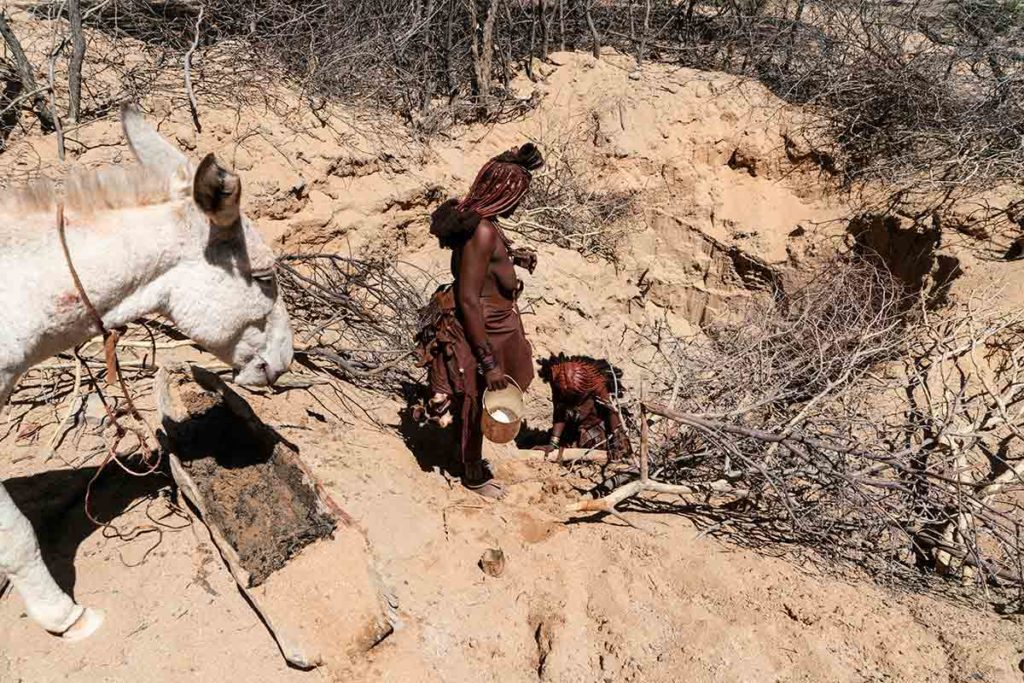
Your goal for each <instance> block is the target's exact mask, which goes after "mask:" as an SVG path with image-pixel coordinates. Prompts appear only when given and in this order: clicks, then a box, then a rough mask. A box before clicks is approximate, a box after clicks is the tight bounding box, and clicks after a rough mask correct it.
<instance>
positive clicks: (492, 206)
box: [430, 142, 544, 249]
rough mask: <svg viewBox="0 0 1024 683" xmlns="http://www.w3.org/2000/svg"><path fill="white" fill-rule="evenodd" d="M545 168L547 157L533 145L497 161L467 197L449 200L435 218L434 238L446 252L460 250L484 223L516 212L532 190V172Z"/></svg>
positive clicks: (482, 172) (486, 167)
mask: <svg viewBox="0 0 1024 683" xmlns="http://www.w3.org/2000/svg"><path fill="white" fill-rule="evenodd" d="M543 165H544V157H543V156H541V153H540V150H539V149H537V146H536V145H534V144H533V143H531V142H528V143H526V144H525V145H523V146H522V147H518V148H515V149H510V150H509V151H507V152H503V153H502V154H499V155H498V156H496V157H494V158H493V159H491V160H490V161H488V162H487V163H486V164H484V165H483V167H482V168H481V169H480V172H479V173H477V175H476V180H474V181H473V185H472V187H470V189H469V193H468V194H467V195H466V196H465V197H463V198H462V199H461V200H459V199H449V200H448V201H446V202H445V203H444V204H442V205H441V206H439V207H438V208H437V209H436V210H435V211H434V213H432V214H431V216H430V234H431V235H433V236H434V237H436V238H437V241H438V242H439V243H440V245H441V246H442V247H444V248H447V249H452V248H454V247H457V246H459V245H460V244H462V243H463V242H465V241H466V240H467V239H469V238H470V237H471V236H472V235H473V232H474V231H475V230H476V226H477V225H478V224H479V223H480V221H481V220H482V219H484V218H493V217H494V216H501V215H503V214H505V213H507V212H508V211H511V210H512V209H514V208H515V206H516V204H518V203H519V201H520V200H521V199H522V198H523V195H525V194H526V191H527V189H529V187H530V180H531V178H532V175H531V173H530V172H531V171H534V170H536V169H538V168H540V167H541V166H543Z"/></svg>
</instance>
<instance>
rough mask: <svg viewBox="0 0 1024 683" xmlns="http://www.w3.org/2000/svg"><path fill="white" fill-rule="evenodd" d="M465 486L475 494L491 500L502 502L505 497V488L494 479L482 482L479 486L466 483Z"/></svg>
mask: <svg viewBox="0 0 1024 683" xmlns="http://www.w3.org/2000/svg"><path fill="white" fill-rule="evenodd" d="M463 486H465V487H466V488H467V489H469V490H470V491H472V492H473V493H476V494H479V495H481V496H483V497H484V498H489V499H491V500H501V499H502V498H504V497H505V487H503V486H502V485H501V484H499V483H498V482H496V481H494V480H493V479H488V480H487V481H482V482H480V483H478V484H477V483H475V484H470V483H469V482H464V483H463Z"/></svg>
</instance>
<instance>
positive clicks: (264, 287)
mask: <svg viewBox="0 0 1024 683" xmlns="http://www.w3.org/2000/svg"><path fill="white" fill-rule="evenodd" d="M121 122H122V124H123V126H124V132H125V135H126V136H127V138H128V143H129V144H130V145H131V148H132V151H133V152H134V153H135V156H136V158H137V159H138V161H139V162H140V163H141V167H138V166H136V167H131V168H127V169H125V168H120V167H112V168H110V169H107V170H105V171H102V172H98V173H82V174H78V175H76V176H72V178H71V179H70V180H69V181H68V183H67V186H66V189H65V192H64V195H65V196H64V199H63V202H64V206H65V209H66V214H65V215H66V220H65V225H66V234H67V244H68V249H69V252H70V255H71V260H72V262H73V263H74V267H75V269H76V270H77V272H78V275H79V278H80V280H81V283H82V286H83V288H84V290H85V293H86V296H87V298H88V299H89V300H90V301H91V302H92V304H93V305H94V306H95V308H96V310H97V311H98V312H99V315H100V317H101V318H102V320H103V324H104V326H105V327H106V328H108V329H110V328H115V327H118V326H120V325H123V324H125V323H128V322H130V321H132V320H135V319H137V318H139V317H141V316H144V315H148V314H162V315H164V316H166V317H168V318H169V319H170V320H171V321H172V322H173V323H174V325H175V326H177V328H178V329H180V330H181V331H182V332H183V333H184V334H186V335H188V336H189V337H191V338H192V339H193V340H194V341H196V342H197V343H198V344H200V345H201V346H203V347H204V348H206V349H207V350H209V351H210V352H211V353H213V354H215V355H216V356H218V357H219V358H220V359H222V360H223V361H224V362H226V363H229V364H230V365H231V366H232V367H233V368H234V369H235V381H236V382H237V383H239V384H249V385H266V384H271V383H273V382H274V380H275V379H277V377H279V376H280V375H281V374H282V373H283V372H285V370H287V369H288V366H289V364H290V363H291V360H292V331H291V326H290V324H289V322H288V314H287V312H286V311H285V307H284V302H283V301H282V299H281V297H280V295H279V293H278V289H277V285H276V282H275V279H274V255H273V253H272V252H271V250H270V248H269V247H268V246H267V245H266V244H265V243H264V242H263V240H262V239H261V238H260V236H259V235H258V234H257V233H256V231H255V229H254V228H253V226H252V224H251V223H250V221H249V220H248V219H247V218H246V217H245V216H243V215H242V214H241V211H240V204H239V200H240V197H241V182H240V180H239V179H238V177H237V176H235V175H233V174H231V173H229V172H227V171H226V170H224V169H223V168H221V167H220V166H218V165H217V162H216V160H215V159H214V157H213V155H212V154H211V155H208V156H207V157H206V158H205V159H203V161H202V163H200V164H199V167H198V168H195V167H194V166H193V164H191V163H190V162H189V160H188V159H186V158H185V156H184V155H182V154H181V153H180V152H179V151H178V150H177V149H176V148H175V147H174V146H172V145H171V144H170V143H168V142H167V141H166V140H165V139H163V138H162V137H161V136H160V134H159V133H157V132H156V130H154V129H153V128H151V127H150V126H149V125H148V124H147V123H146V122H145V121H144V120H143V118H142V116H141V115H140V114H139V113H138V112H137V111H135V110H134V109H122V111H121ZM57 201H58V200H57V199H56V197H55V195H54V192H53V191H52V189H51V188H50V187H49V186H34V187H29V188H26V189H23V190H20V191H16V192H12V193H8V194H7V195H6V196H0V408H2V407H3V406H4V405H5V404H6V402H7V399H8V398H9V397H10V395H11V391H12V389H13V387H14V384H15V382H16V381H17V379H18V377H19V375H21V374H22V373H23V372H25V371H26V370H27V369H28V368H30V367H31V366H32V365H34V364H35V363H38V362H40V361H42V360H44V359H46V358H48V357H50V356H52V355H54V354H56V353H59V352H60V351H63V350H66V349H68V348H71V347H73V346H75V345H77V344H80V343H82V342H83V341H85V340H87V339H89V338H90V337H92V336H93V335H95V334H97V332H98V330H97V329H96V324H95V320H94V318H92V317H90V315H89V313H88V311H87V308H86V306H85V305H84V304H83V301H82V299H81V297H80V296H79V295H78V291H77V290H76V288H75V285H74V283H73V280H72V278H71V275H70V271H69V269H68V263H67V260H66V259H65V257H64V255H63V252H62V250H61V243H60V239H59V236H58V230H57V218H56V215H57V209H56V207H57ZM4 575H6V576H7V577H8V578H9V579H10V580H11V582H12V583H13V585H14V587H15V588H16V589H17V591H18V593H19V594H20V595H21V597H22V599H23V600H24V601H25V606H26V610H27V612H28V614H29V615H30V616H31V617H32V618H33V619H34V620H35V621H36V622H38V623H39V625H41V626H42V627H43V628H44V629H46V630H47V631H50V632H51V633H54V634H57V635H60V636H62V637H64V638H66V639H68V640H78V639H81V638H85V637H87V636H89V635H90V634H92V633H93V632H94V631H96V629H97V628H99V626H100V624H101V623H102V621H103V613H102V612H101V611H99V610H96V609H87V608H84V607H82V606H81V605H78V604H76V603H75V602H74V600H72V598H71V597H70V596H69V595H67V594H66V593H65V592H64V591H62V590H61V589H60V588H59V587H58V586H57V584H56V583H55V582H54V580H53V577H51V576H50V573H49V571H47V569H46V566H45V565H44V564H43V560H42V557H41V556H40V550H39V543H38V541H37V539H36V536H35V534H34V533H33V530H32V526H31V525H30V523H29V521H28V520H27V519H26V518H25V516H24V515H23V514H22V513H21V512H20V511H19V510H18V508H17V507H16V506H15V505H14V502H13V501H12V500H11V497H10V495H9V494H8V493H7V491H6V490H5V489H4V487H3V485H2V484H0V578H2V577H3V576H4ZM0 583H2V581H0Z"/></svg>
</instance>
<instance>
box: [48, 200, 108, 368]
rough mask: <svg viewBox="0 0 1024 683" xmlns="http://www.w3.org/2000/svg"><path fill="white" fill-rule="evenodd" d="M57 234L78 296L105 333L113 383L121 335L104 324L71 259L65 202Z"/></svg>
mask: <svg viewBox="0 0 1024 683" xmlns="http://www.w3.org/2000/svg"><path fill="white" fill-rule="evenodd" d="M57 234H58V235H59V236H60V248H61V250H62V251H63V252H64V262H65V263H67V264H68V271H69V272H70V273H71V281H72V282H74V283H75V290H76V291H77V292H78V298H79V299H81V301H82V305H83V306H85V311H86V313H88V314H89V317H90V318H92V324H93V325H95V326H96V329H97V330H98V331H99V333H100V334H102V335H103V350H104V355H105V356H106V361H107V384H111V385H112V384H114V383H115V382H116V381H117V376H118V369H117V340H118V337H120V335H119V334H118V333H117V332H116V331H111V330H108V329H107V328H106V326H105V325H104V324H103V318H102V317H101V316H100V314H99V311H97V310H96V307H95V306H93V305H92V301H90V300H89V295H88V294H86V293H85V287H83V286H82V280H81V279H80V278H79V277H78V271H77V270H75V263H74V261H72V260H71V251H70V250H69V249H68V238H67V234H66V233H65V230H64V202H58V203H57Z"/></svg>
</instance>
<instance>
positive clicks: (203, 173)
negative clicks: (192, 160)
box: [192, 154, 242, 237]
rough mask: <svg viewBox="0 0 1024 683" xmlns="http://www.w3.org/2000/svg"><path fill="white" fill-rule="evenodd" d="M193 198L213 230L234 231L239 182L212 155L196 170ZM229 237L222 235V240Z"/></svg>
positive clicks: (240, 193) (239, 198) (239, 189)
mask: <svg viewBox="0 0 1024 683" xmlns="http://www.w3.org/2000/svg"><path fill="white" fill-rule="evenodd" d="M192 197H193V199H195V200H196V204H198V205H199V208H200V209H202V210H203V211H204V212H205V213H206V215H207V216H209V218H210V222H211V223H212V224H213V225H214V226H215V227H217V228H221V229H222V231H223V232H224V233H226V232H227V231H228V230H232V231H233V229H234V227H235V225H236V224H237V222H238V217H239V215H240V209H239V205H240V202H241V199H242V181H241V180H240V179H239V177H238V176H237V175H235V174H234V173H232V172H231V171H228V170H227V169H225V168H223V167H222V166H221V165H220V164H218V163H217V157H215V156H213V154H207V155H206V156H205V157H203V160H202V161H201V162H200V163H199V168H198V169H196V177H195V180H193V182H192ZM228 236H229V235H227V234H224V237H228Z"/></svg>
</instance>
